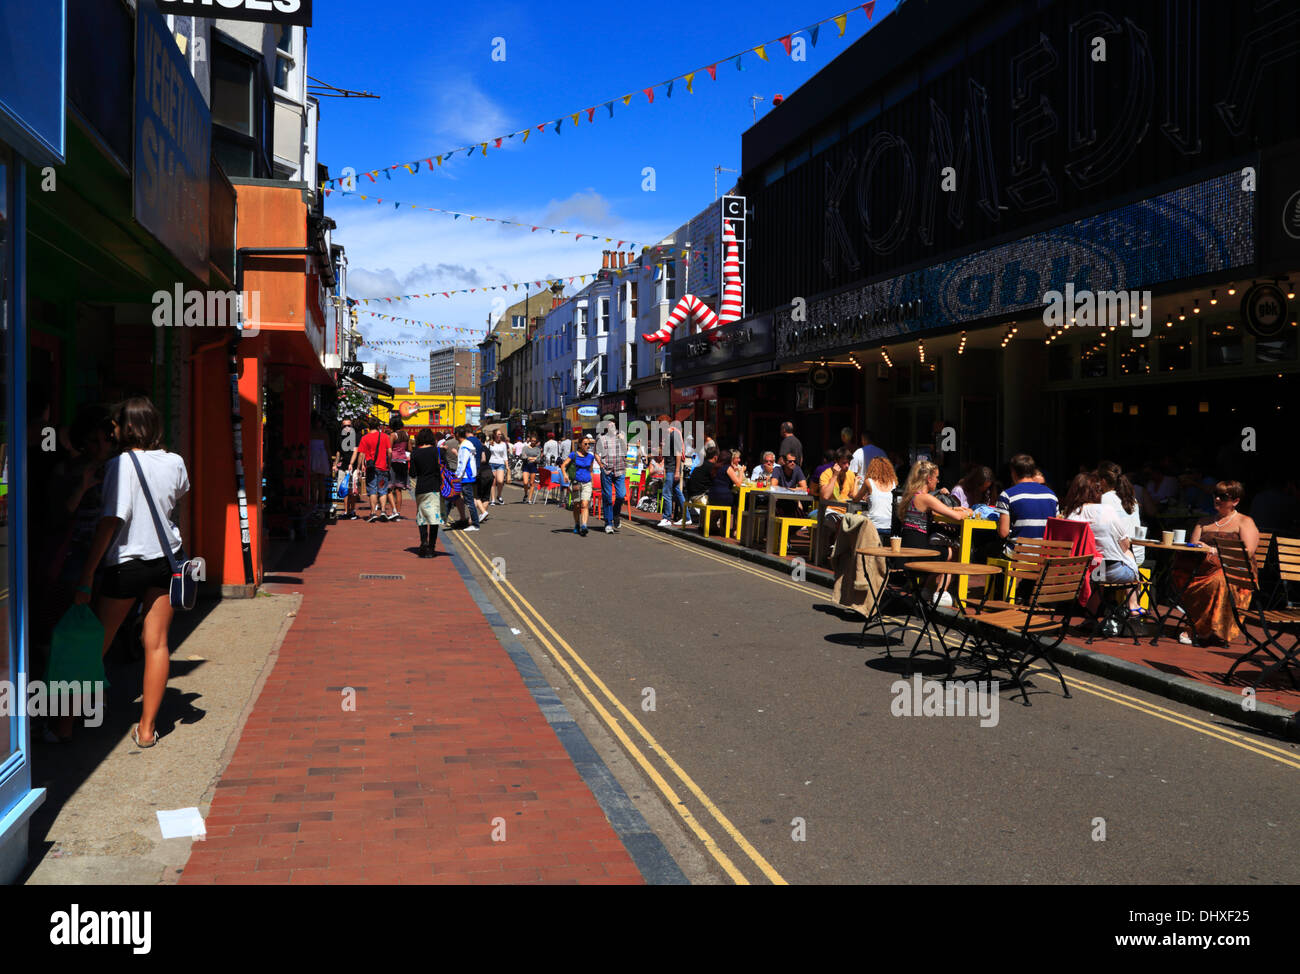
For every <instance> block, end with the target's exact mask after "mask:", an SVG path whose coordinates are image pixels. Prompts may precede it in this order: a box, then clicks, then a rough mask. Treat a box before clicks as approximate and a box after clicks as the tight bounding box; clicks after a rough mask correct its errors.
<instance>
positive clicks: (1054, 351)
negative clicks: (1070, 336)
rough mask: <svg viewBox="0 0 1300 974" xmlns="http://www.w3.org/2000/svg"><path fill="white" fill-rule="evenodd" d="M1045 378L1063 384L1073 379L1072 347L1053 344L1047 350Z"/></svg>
mask: <svg viewBox="0 0 1300 974" xmlns="http://www.w3.org/2000/svg"><path fill="white" fill-rule="evenodd" d="M1047 378H1048V379H1049V380H1051V381H1055V382H1065V381H1068V380H1070V379H1073V378H1074V346H1073V345H1069V344H1065V345H1058V344H1056V343H1055V342H1053V343H1052V345H1051V347H1049V348H1048V349H1047Z"/></svg>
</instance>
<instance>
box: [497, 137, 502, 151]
mask: <svg viewBox="0 0 1300 974" xmlns="http://www.w3.org/2000/svg"><path fill="white" fill-rule="evenodd" d="M496 147H497V148H498V149H499V148H501V136H499V135H498V136H497V141H496Z"/></svg>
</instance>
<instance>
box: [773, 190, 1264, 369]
mask: <svg viewBox="0 0 1300 974" xmlns="http://www.w3.org/2000/svg"><path fill="white" fill-rule="evenodd" d="M1241 178H1242V177H1241V173H1240V172H1239V171H1236V170H1234V171H1233V172H1229V173H1226V174H1225V175H1222V176H1219V177H1216V178H1214V179H1210V180H1207V181H1205V182H1202V183H1197V184H1195V185H1192V186H1185V187H1183V188H1182V189H1177V190H1173V191H1172V192H1169V193H1165V194H1163V195H1161V196H1156V197H1153V198H1151V199H1147V200H1142V201H1141V202H1138V203H1131V204H1129V205H1128V206H1123V207H1120V208H1118V209H1115V210H1110V211H1108V212H1106V213H1099V214H1097V215H1096V216H1090V217H1086V218H1085V219H1082V220H1076V221H1075V222H1073V223H1067V224H1065V225H1064V226H1060V227H1056V228H1054V229H1051V230H1044V231H1043V232H1041V233H1036V234H1032V235H1030V236H1028V237H1024V238H1022V239H1020V240H1016V241H1014V242H1012V243H1007V244H1002V245H1001V246H997V247H992V248H989V249H986V250H980V251H977V252H975V253H973V254H971V255H969V256H967V257H960V258H957V259H956V260H949V261H944V262H942V263H939V264H934V265H932V266H930V267H926V268H924V269H922V270H918V271H914V272H912V273H910V274H902V275H899V276H897V277H891V278H887V279H886V280H883V281H878V282H876V283H874V284H865V285H858V286H854V287H851V288H847V289H844V290H841V291H837V292H835V293H832V294H828V295H825V296H822V297H817V298H813V299H811V300H810V301H808V302H807V308H806V309H796V308H794V307H790V308H785V309H782V310H781V311H778V312H777V317H776V320H777V343H776V344H777V348H776V353H777V358H778V359H785V358H788V357H792V356H798V355H806V354H808V353H810V352H814V351H818V352H821V351H827V350H830V349H834V348H852V347H854V346H856V345H860V344H862V343H866V342H871V341H879V340H881V339H895V338H901V337H904V336H907V335H912V334H918V333H924V332H927V331H932V330H935V329H941V328H945V327H951V326H953V325H960V324H967V323H974V322H978V321H982V320H985V319H993V318H1001V317H1005V316H1006V315H1008V314H1011V313H1015V312H1021V311H1023V312H1030V311H1036V310H1037V309H1039V308H1042V307H1043V306H1044V304H1045V303H1046V298H1045V294H1046V292H1048V291H1051V290H1056V291H1060V290H1063V289H1064V288H1065V285H1067V284H1073V285H1074V286H1075V288H1077V289H1089V290H1115V291H1120V290H1134V289H1139V290H1140V289H1152V288H1158V287H1159V286H1160V285H1162V284H1168V283H1171V282H1175V281H1179V280H1183V279H1186V278H1192V277H1199V276H1201V275H1204V274H1213V273H1215V272H1216V271H1223V270H1227V269H1230V268H1234V267H1244V266H1246V265H1249V264H1251V263H1252V262H1253V261H1254V260H1255V203H1254V200H1253V198H1252V197H1253V194H1252V193H1248V192H1242V188H1241ZM797 310H798V312H799V313H796V311H797Z"/></svg>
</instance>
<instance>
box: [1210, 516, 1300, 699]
mask: <svg viewBox="0 0 1300 974" xmlns="http://www.w3.org/2000/svg"><path fill="white" fill-rule="evenodd" d="M1214 546H1215V548H1216V549H1217V551H1218V553H1219V567H1220V569H1221V570H1222V572H1223V577H1224V581H1226V582H1227V583H1228V584H1229V585H1231V586H1233V587H1235V588H1240V589H1244V590H1246V591H1248V592H1250V593H1251V600H1250V603H1249V607H1248V608H1245V609H1242V608H1240V607H1238V605H1237V601H1236V599H1231V598H1230V599H1228V603H1229V604H1230V605H1231V606H1232V612H1233V615H1234V616H1235V617H1236V621H1237V628H1238V629H1240V630H1241V632H1242V634H1243V635H1244V636H1245V637H1246V641H1247V642H1248V643H1250V644H1251V648H1250V649H1249V650H1248V651H1246V652H1245V653H1243V654H1242V655H1241V656H1239V657H1237V660H1236V662H1234V663H1233V664H1232V666H1230V667H1229V668H1228V675H1227V677H1226V678H1225V680H1224V682H1225V683H1230V682H1232V674H1233V673H1234V672H1235V671H1236V669H1237V667H1238V666H1240V665H1241V664H1242V663H1245V662H1248V661H1250V660H1254V659H1256V657H1258V660H1257V662H1258V663H1260V664H1263V662H1264V659H1265V658H1267V659H1268V660H1270V663H1269V664H1268V665H1267V666H1265V667H1264V668H1263V670H1262V671H1261V672H1260V674H1259V676H1257V677H1256V678H1255V680H1254V682H1253V683H1251V684H1250V686H1252V687H1257V686H1259V685H1260V684H1261V683H1263V682H1264V681H1265V680H1267V679H1268V678H1269V677H1270V676H1272V675H1273V674H1274V673H1275V672H1277V671H1278V670H1285V671H1286V675H1287V676H1288V677H1289V678H1290V680H1291V686H1293V687H1295V686H1297V684H1296V678H1295V673H1293V672H1292V668H1293V667H1295V666H1298V665H1300V661H1298V660H1297V656H1298V655H1300V609H1270V608H1268V607H1267V606H1266V604H1265V599H1264V595H1263V593H1262V592H1261V591H1260V588H1259V583H1258V581H1257V579H1256V576H1255V569H1254V565H1253V564H1252V563H1251V559H1250V557H1249V556H1248V555H1247V554H1246V546H1245V545H1244V544H1242V543H1241V539H1240V538H1237V537H1233V536H1230V535H1221V536H1216V537H1215V539H1214ZM1283 577H1285V576H1283ZM1251 607H1253V608H1251ZM1247 623H1252V624H1254V625H1255V626H1256V627H1258V629H1259V633H1260V634H1259V635H1256V634H1255V633H1254V632H1252V631H1251V629H1250V628H1249V627H1248V626H1247ZM1288 637H1289V638H1290V640H1291V645H1290V647H1289V648H1284V647H1283V645H1282V640H1283V639H1284V638H1288Z"/></svg>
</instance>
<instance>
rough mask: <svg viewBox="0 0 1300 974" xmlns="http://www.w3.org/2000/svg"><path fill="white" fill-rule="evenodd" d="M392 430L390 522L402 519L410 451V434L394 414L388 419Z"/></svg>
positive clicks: (389, 473) (407, 487)
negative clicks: (391, 511) (391, 505)
mask: <svg viewBox="0 0 1300 974" xmlns="http://www.w3.org/2000/svg"><path fill="white" fill-rule="evenodd" d="M388 425H389V426H390V427H391V429H392V431H393V432H392V436H391V440H392V450H393V452H392V455H391V456H390V457H389V461H388V477H389V484H388V494H389V497H390V498H391V500H392V504H393V514H392V516H391V517H390V518H389V520H390V521H397V520H400V519H401V517H402V492H403V491H407V490H410V489H411V484H410V459H411V458H410V453H409V452H408V451H409V449H410V446H409V445H410V442H411V434H410V433H408V432H407V431H406V430H405V429H403V423H402V418H401V417H400V416H398V415H397V414H396V413H394V414H393V415H391V416H389V417H388Z"/></svg>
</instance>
